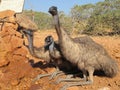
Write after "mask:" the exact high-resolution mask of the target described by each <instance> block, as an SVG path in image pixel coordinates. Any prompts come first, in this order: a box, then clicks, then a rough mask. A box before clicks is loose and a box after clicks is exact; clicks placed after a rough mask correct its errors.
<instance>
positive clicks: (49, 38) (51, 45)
mask: <svg viewBox="0 0 120 90" xmlns="http://www.w3.org/2000/svg"><path fill="white" fill-rule="evenodd" d="M44 41H45V45H44V47H45V51H47V50H48V49H49V50H52V51H53V48H54V39H53V37H52V36H51V35H49V36H47V37H46V38H45V40H44Z"/></svg>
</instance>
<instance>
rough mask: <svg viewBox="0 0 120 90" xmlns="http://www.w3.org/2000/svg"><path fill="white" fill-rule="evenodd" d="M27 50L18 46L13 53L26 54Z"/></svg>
mask: <svg viewBox="0 0 120 90" xmlns="http://www.w3.org/2000/svg"><path fill="white" fill-rule="evenodd" d="M27 53H28V52H27V50H26V49H25V48H24V47H23V46H22V47H21V48H18V49H17V50H15V51H14V52H13V54H15V55H21V56H26V55H27Z"/></svg>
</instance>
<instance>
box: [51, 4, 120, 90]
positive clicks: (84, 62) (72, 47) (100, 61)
mask: <svg viewBox="0 0 120 90" xmlns="http://www.w3.org/2000/svg"><path fill="white" fill-rule="evenodd" d="M49 13H50V14H51V15H52V16H53V19H54V25H55V29H56V32H57V35H58V41H59V44H60V49H61V52H62V54H63V55H64V57H65V58H66V60H68V61H70V62H71V63H72V64H74V65H76V66H77V67H78V68H79V69H80V70H81V71H82V72H83V77H84V78H86V79H85V82H77V83H71V84H67V85H65V86H64V87H63V89H64V88H67V87H70V86H76V85H86V84H92V83H93V74H94V71H95V70H103V71H104V73H105V74H106V75H107V76H109V77H114V76H115V75H116V74H117V72H118V66H117V63H116V62H115V61H114V60H113V59H112V58H111V57H110V56H109V55H108V53H107V52H106V50H105V49H104V48H103V47H102V46H100V45H97V44H96V45H94V44H95V43H94V44H92V45H89V44H82V43H77V42H74V41H73V40H72V39H71V38H70V36H69V35H68V34H67V33H66V32H65V30H63V29H62V28H61V27H60V22H59V16H58V11H57V7H55V6H52V7H50V8H49ZM87 72H88V74H89V80H88V79H87Z"/></svg>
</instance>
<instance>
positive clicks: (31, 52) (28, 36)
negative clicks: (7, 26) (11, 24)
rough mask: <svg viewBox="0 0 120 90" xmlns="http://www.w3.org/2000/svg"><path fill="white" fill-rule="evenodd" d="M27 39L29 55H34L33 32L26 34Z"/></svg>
mask: <svg viewBox="0 0 120 90" xmlns="http://www.w3.org/2000/svg"><path fill="white" fill-rule="evenodd" d="M26 36H27V39H28V49H29V52H30V54H31V55H34V47H33V33H29V34H26Z"/></svg>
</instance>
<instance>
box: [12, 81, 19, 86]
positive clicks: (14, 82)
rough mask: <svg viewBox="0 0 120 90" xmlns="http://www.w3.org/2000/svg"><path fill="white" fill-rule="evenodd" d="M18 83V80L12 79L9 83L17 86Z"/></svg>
mask: <svg viewBox="0 0 120 90" xmlns="http://www.w3.org/2000/svg"><path fill="white" fill-rule="evenodd" d="M19 83H20V80H12V81H11V85H12V86H17V85H18V84H19Z"/></svg>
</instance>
